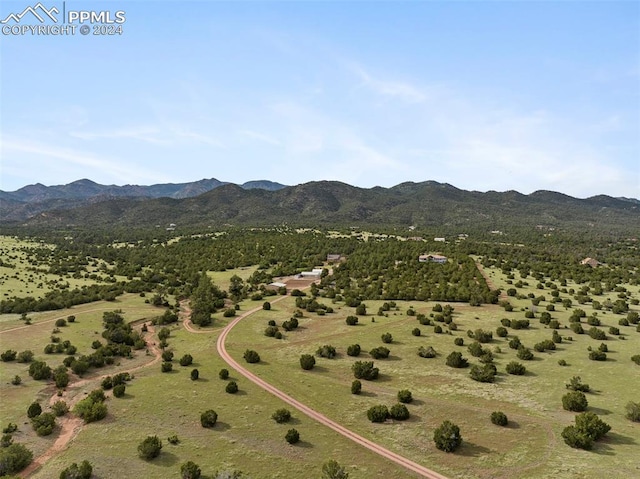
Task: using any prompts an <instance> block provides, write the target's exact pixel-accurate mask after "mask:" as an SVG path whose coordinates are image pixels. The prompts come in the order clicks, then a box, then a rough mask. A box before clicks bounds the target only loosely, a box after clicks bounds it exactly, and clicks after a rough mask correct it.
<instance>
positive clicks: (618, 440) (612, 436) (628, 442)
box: [596, 432, 638, 446]
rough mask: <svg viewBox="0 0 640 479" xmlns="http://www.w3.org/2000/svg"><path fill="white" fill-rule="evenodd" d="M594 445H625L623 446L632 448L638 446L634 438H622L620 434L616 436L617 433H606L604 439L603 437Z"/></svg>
mask: <svg viewBox="0 0 640 479" xmlns="http://www.w3.org/2000/svg"><path fill="white" fill-rule="evenodd" d="M596 444H602V445H617V444H620V445H625V446H633V445H636V444H638V443H637V441H636V440H635V438H633V437H629V436H623V435H622V434H618V433H617V432H608V433H607V435H606V436H605V437H603V438H602V439H601V440H600V441H599V442H597V443H596Z"/></svg>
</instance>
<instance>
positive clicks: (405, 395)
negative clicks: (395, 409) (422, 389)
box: [398, 389, 413, 404]
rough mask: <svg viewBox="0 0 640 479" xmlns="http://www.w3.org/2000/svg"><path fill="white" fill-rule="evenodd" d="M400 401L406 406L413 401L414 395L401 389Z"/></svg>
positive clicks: (399, 392)
mask: <svg viewBox="0 0 640 479" xmlns="http://www.w3.org/2000/svg"><path fill="white" fill-rule="evenodd" d="M398 401H400V402H401V403H405V404H408V403H410V402H411V401H413V395H412V394H411V391H409V390H408V389H401V390H400V391H398Z"/></svg>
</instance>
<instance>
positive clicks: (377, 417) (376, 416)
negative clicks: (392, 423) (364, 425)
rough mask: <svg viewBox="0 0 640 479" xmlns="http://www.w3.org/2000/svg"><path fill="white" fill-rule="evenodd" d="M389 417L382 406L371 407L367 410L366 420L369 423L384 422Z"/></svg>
mask: <svg viewBox="0 0 640 479" xmlns="http://www.w3.org/2000/svg"><path fill="white" fill-rule="evenodd" d="M388 417H389V409H387V406H385V405H384V404H379V405H377V406H371V407H370V408H369V409H368V410H367V418H368V419H369V421H371V422H385V421H386V420H387V418H388Z"/></svg>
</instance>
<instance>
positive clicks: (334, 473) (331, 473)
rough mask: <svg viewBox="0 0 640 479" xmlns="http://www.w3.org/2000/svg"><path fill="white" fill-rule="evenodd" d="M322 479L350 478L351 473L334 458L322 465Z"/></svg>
mask: <svg viewBox="0 0 640 479" xmlns="http://www.w3.org/2000/svg"><path fill="white" fill-rule="evenodd" d="M322 479H349V473H348V472H347V471H346V470H345V469H344V467H342V466H341V465H340V464H338V463H337V462H336V461H334V460H330V461H327V462H325V463H324V464H323V465H322Z"/></svg>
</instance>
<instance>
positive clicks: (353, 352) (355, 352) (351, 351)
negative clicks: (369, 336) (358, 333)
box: [347, 344, 361, 356]
mask: <svg viewBox="0 0 640 479" xmlns="http://www.w3.org/2000/svg"><path fill="white" fill-rule="evenodd" d="M360 350H361V348H360V345H359V344H352V345H350V346H349V347H347V356H360Z"/></svg>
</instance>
